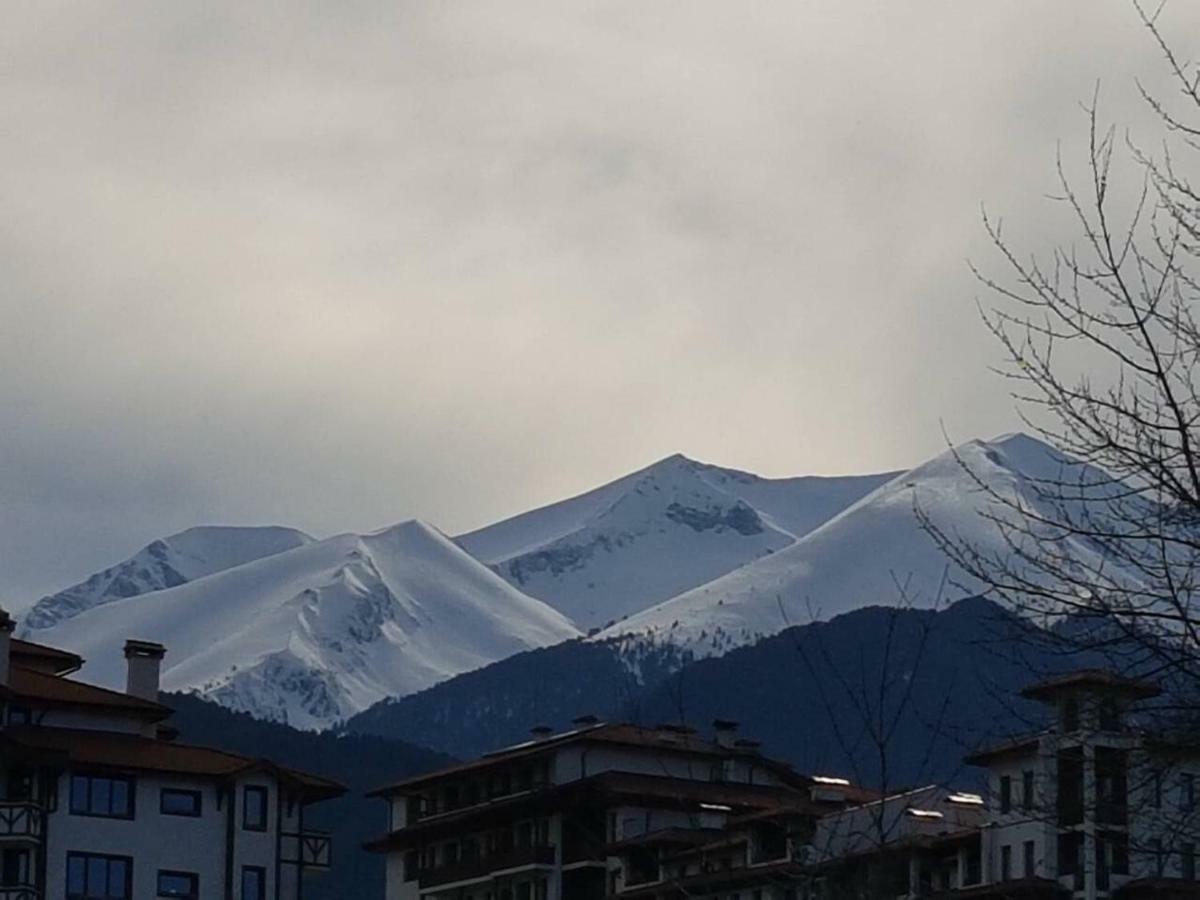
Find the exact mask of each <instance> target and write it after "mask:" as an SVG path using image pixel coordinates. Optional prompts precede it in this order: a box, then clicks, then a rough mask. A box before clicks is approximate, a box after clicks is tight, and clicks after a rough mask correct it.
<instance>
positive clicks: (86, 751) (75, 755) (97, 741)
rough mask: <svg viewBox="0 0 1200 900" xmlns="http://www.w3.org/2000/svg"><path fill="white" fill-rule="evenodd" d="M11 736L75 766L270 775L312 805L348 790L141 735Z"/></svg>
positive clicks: (35, 731)
mask: <svg viewBox="0 0 1200 900" xmlns="http://www.w3.org/2000/svg"><path fill="white" fill-rule="evenodd" d="M6 733H7V734H8V735H9V736H10V737H11V738H12V740H13V741H14V743H16V744H18V745H21V746H24V747H28V748H32V749H37V750H42V751H50V752H54V753H64V754H66V756H67V758H68V759H69V760H70V762H71V763H72V764H79V765H84V766H94V767H97V768H105V769H119V770H124V771H130V770H132V771H150V772H170V773H174V774H178V775H197V776H206V777H213V778H228V777H231V776H235V775H239V774H241V773H244V772H253V771H264V772H269V773H271V774H274V775H277V776H278V777H280V778H282V779H283V780H285V781H290V782H292V783H293V784H294V785H296V786H297V787H298V788H299V789H300V790H301V791H302V792H303V793H304V794H305V795H306V797H308V799H310V800H322V799H327V798H330V797H337V796H339V795H341V794H344V793H345V791H346V789H345V788H344V787H343V786H342V785H340V784H338V783H337V782H335V781H331V780H329V779H327V778H322V777H320V776H318V775H310V774H308V773H307V772H301V771H298V770H296V769H288V768H285V767H283V766H279V765H276V764H275V763H272V762H270V761H269V760H265V759H255V758H252V757H248V756H241V755H239V754H236V753H228V752H226V751H224V750H214V749H212V748H211V747H199V746H195V745H192V744H176V743H174V742H172V741H162V740H157V739H155V738H148V737H142V736H141V735H136V734H121V733H118V732H112V731H94V730H90V729H82V728H42V727H38V726H32V725H19V726H14V727H12V728H9V729H8V730H7V732H6Z"/></svg>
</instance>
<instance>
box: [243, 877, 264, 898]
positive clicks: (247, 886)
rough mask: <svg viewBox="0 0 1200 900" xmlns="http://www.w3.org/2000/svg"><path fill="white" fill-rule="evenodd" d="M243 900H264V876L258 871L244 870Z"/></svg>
mask: <svg viewBox="0 0 1200 900" xmlns="http://www.w3.org/2000/svg"><path fill="white" fill-rule="evenodd" d="M242 900H263V874H262V872H261V871H259V870H258V869H243V870H242Z"/></svg>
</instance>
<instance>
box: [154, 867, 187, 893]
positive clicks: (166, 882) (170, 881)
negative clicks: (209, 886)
mask: <svg viewBox="0 0 1200 900" xmlns="http://www.w3.org/2000/svg"><path fill="white" fill-rule="evenodd" d="M195 884H196V876H195V875H190V874H186V873H183V872H160V873H159V875H158V895H159V896H160V897H191V896H192V895H194V894H195V893H196V890H195Z"/></svg>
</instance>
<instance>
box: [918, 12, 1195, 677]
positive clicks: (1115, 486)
mask: <svg viewBox="0 0 1200 900" xmlns="http://www.w3.org/2000/svg"><path fill="white" fill-rule="evenodd" d="M1133 6H1134V9H1135V10H1136V13H1137V14H1138V15H1139V16H1140V18H1141V21H1142V23H1143V24H1144V25H1145V27H1146V29H1147V31H1148V33H1149V35H1150V37H1151V39H1152V40H1153V41H1154V42H1155V44H1156V46H1157V47H1158V49H1159V50H1160V51H1161V55H1162V57H1163V59H1164V60H1165V64H1166V66H1167V68H1168V71H1169V73H1170V75H1171V78H1172V83H1173V84H1174V86H1175V87H1176V88H1177V90H1176V91H1175V92H1174V96H1171V97H1168V98H1161V97H1156V96H1154V95H1153V94H1151V93H1150V92H1149V91H1148V90H1146V89H1145V88H1144V87H1142V86H1141V85H1140V84H1139V89H1140V90H1141V94H1142V97H1143V98H1144V100H1145V102H1146V103H1147V104H1148V105H1149V108H1150V109H1151V110H1152V111H1153V113H1154V114H1155V116H1156V121H1157V123H1158V124H1159V125H1160V127H1161V132H1162V133H1161V141H1160V143H1159V145H1158V146H1157V147H1156V149H1155V150H1153V151H1149V150H1146V149H1143V147H1141V146H1140V145H1138V144H1136V143H1134V142H1133V141H1132V140H1131V139H1129V138H1125V139H1124V140H1118V136H1117V132H1116V130H1115V129H1114V128H1112V127H1105V126H1103V125H1102V124H1101V122H1100V119H1099V113H1098V103H1097V101H1098V97H1099V92H1098V91H1097V94H1096V95H1095V96H1093V98H1092V100H1091V101H1090V102H1089V103H1087V104H1086V105H1085V106H1084V112H1085V115H1086V121H1087V127H1088V132H1087V133H1088V137H1089V141H1088V151H1087V159H1086V162H1087V166H1086V173H1087V174H1086V176H1084V177H1083V178H1082V179H1074V178H1072V177H1070V176H1069V175H1068V166H1066V165H1065V164H1064V161H1063V159H1062V156H1061V152H1060V157H1059V160H1058V167H1057V168H1058V181H1059V185H1060V189H1061V190H1060V194H1059V196H1057V197H1056V198H1055V199H1056V200H1058V201H1059V202H1060V203H1061V204H1062V205H1063V206H1064V207H1065V208H1066V210H1067V211H1068V212H1069V214H1070V218H1071V220H1072V221H1073V223H1074V225H1075V230H1076V232H1077V234H1076V235H1075V240H1074V242H1072V243H1064V244H1061V245H1059V246H1055V247H1053V248H1051V249H1050V250H1048V251H1045V252H1042V253H1033V254H1030V255H1025V254H1024V253H1022V252H1020V251H1018V250H1017V249H1016V247H1015V245H1014V244H1013V243H1012V242H1011V241H1010V240H1009V238H1008V237H1007V236H1006V235H1005V234H1004V233H1003V230H1002V227H1001V223H1000V222H999V221H998V220H996V219H994V218H992V217H991V216H990V215H988V214H987V213H986V212H985V214H984V225H985V228H986V230H987V233H988V235H989V237H990V238H991V241H992V243H993V245H994V246H995V248H996V249H997V251H998V252H999V255H1000V258H1001V259H1002V261H1003V263H1004V268H1005V269H1006V270H1007V275H1006V276H1003V277H996V276H993V275H990V274H986V273H985V272H983V271H981V270H979V269H976V270H975V274H976V276H977V277H978V278H979V279H980V281H981V282H982V283H983V285H984V286H985V287H986V288H987V289H988V292H989V293H990V294H991V296H992V298H993V300H994V302H993V304H992V305H991V306H981V315H982V318H983V320H984V322H985V324H986V326H987V328H988V329H989V331H990V332H991V334H992V335H993V336H994V337H995V338H996V340H997V341H998V342H999V344H1000V346H1001V347H1002V348H1003V350H1004V352H1005V356H1006V363H1005V364H1004V366H1003V367H1002V368H1001V370H1000V371H1001V373H1002V375H1003V376H1004V377H1005V378H1006V379H1008V380H1009V381H1010V382H1011V384H1012V386H1013V390H1012V393H1013V396H1014V398H1015V399H1016V400H1017V402H1018V408H1019V410H1020V412H1021V415H1022V416H1023V418H1024V421H1025V423H1026V425H1027V427H1028V428H1029V429H1030V430H1031V431H1032V432H1034V433H1036V434H1038V435H1040V436H1041V437H1042V438H1044V439H1045V440H1046V441H1047V442H1048V443H1050V444H1052V445H1054V446H1055V447H1057V448H1059V449H1060V450H1061V451H1062V453H1063V456H1062V459H1061V464H1060V465H1059V467H1058V469H1057V470H1056V471H1054V472H1051V473H1040V474H1038V475H1035V476H1033V477H1032V478H1031V487H1032V494H1033V496H1035V497H1036V498H1037V502H1036V503H1035V504H1030V503H1027V502H1024V501H1022V500H1021V499H1019V497H1015V496H1011V495H1008V494H1005V493H1004V492H1002V491H1000V490H998V489H997V488H996V487H995V486H994V485H990V484H988V483H986V482H985V481H984V480H983V479H982V478H980V477H978V476H977V475H976V474H975V473H973V472H972V471H971V468H970V466H969V465H968V464H967V463H965V462H963V465H964V468H965V469H966V470H967V471H968V473H970V474H971V475H972V477H973V478H974V479H975V482H976V484H977V485H978V487H979V490H980V491H981V492H983V493H984V494H985V495H986V497H987V500H988V501H989V502H988V503H987V504H986V506H987V511H986V512H985V513H984V515H985V516H986V517H987V518H988V519H990V520H991V522H992V523H993V525H994V526H995V528H996V530H997V531H998V533H999V534H1000V535H1001V536H1002V538H1003V540H1002V541H1001V546H1002V550H1001V551H1000V552H995V551H988V550H985V549H983V548H981V547H979V546H976V545H974V544H973V543H971V542H970V541H967V540H965V539H963V538H961V537H960V536H959V535H957V534H955V533H953V532H951V531H950V530H948V529H946V528H943V527H941V526H940V525H939V524H938V523H937V522H934V521H932V520H931V519H930V518H929V517H928V516H924V515H922V513H921V511H920V510H919V509H918V515H919V516H921V518H922V521H923V524H924V526H925V528H926V530H927V531H928V532H929V533H930V534H931V535H932V536H933V537H934V539H935V540H936V541H937V542H938V544H939V545H940V546H941V547H942V549H943V550H944V551H945V552H946V553H947V555H948V556H949V557H950V559H951V560H952V561H953V562H954V563H955V564H956V565H957V566H958V568H959V569H961V570H962V572H964V573H966V575H967V576H969V578H967V579H964V582H966V581H972V580H973V581H974V582H976V583H979V584H982V585H984V586H985V589H986V593H987V595H989V596H991V597H992V598H994V599H998V600H1000V601H1002V602H1004V603H1005V604H1007V605H1008V606H1010V607H1011V608H1013V609H1016V610H1018V611H1020V612H1021V613H1022V614H1024V615H1025V616H1026V619H1027V620H1028V621H1031V622H1034V623H1036V624H1037V625H1039V626H1041V625H1045V624H1047V622H1053V621H1054V620H1055V619H1057V618H1059V617H1061V616H1062V615H1063V614H1064V613H1074V614H1077V615H1075V616H1073V617H1072V620H1073V625H1072V626H1071V627H1060V628H1057V629H1052V630H1050V631H1042V630H1041V629H1039V632H1040V633H1041V634H1052V635H1055V636H1056V638H1057V639H1059V640H1061V641H1062V643H1063V645H1064V647H1065V648H1066V649H1068V650H1069V651H1071V652H1074V651H1078V650H1080V649H1086V650H1089V651H1095V652H1099V653H1103V654H1105V655H1106V656H1108V657H1109V658H1110V659H1111V660H1112V661H1113V663H1114V664H1116V665H1118V666H1119V667H1121V668H1123V669H1126V670H1131V671H1137V672H1138V673H1139V674H1142V675H1151V676H1160V677H1168V676H1169V677H1170V678H1172V679H1174V680H1176V682H1177V683H1184V684H1188V685H1189V686H1190V687H1191V688H1192V689H1193V690H1192V693H1193V694H1200V594H1198V591H1200V392H1198V388H1197V366H1198V365H1200V329H1198V327H1197V321H1196V317H1195V304H1196V302H1197V299H1200V282H1198V279H1200V269H1198V266H1197V262H1198V254H1200V187H1197V186H1194V185H1193V183H1192V181H1191V179H1190V177H1189V169H1188V164H1189V163H1190V162H1192V161H1193V160H1194V157H1193V156H1192V154H1194V153H1196V152H1197V151H1200V68H1197V67H1196V66H1195V65H1194V64H1192V63H1188V62H1185V61H1184V60H1182V59H1181V58H1180V57H1179V56H1178V55H1177V54H1176V53H1175V51H1174V50H1173V49H1172V47H1171V45H1170V44H1169V43H1168V41H1167V40H1166V38H1165V36H1164V34H1163V31H1162V29H1161V28H1160V24H1159V18H1158V17H1159V13H1160V11H1161V7H1159V8H1158V9H1156V10H1149V9H1148V8H1147V7H1145V6H1143V5H1142V4H1141V3H1139V2H1136V0H1135V2H1134V4H1133ZM1120 163H1124V164H1125V167H1124V171H1132V172H1133V173H1134V174H1135V176H1136V177H1135V178H1133V179H1129V180H1128V181H1124V182H1120V183H1119V182H1118V178H1117V172H1118V169H1121V168H1122V166H1121V165H1119V164H1120ZM960 461H961V460H960ZM972 587H973V588H975V587H976V585H974V584H973V585H972Z"/></svg>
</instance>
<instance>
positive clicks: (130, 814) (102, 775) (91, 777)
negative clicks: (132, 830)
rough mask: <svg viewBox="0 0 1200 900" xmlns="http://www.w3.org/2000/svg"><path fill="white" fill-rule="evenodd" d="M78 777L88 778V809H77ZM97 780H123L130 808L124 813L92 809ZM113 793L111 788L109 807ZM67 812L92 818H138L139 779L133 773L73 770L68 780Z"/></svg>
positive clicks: (128, 819)
mask: <svg viewBox="0 0 1200 900" xmlns="http://www.w3.org/2000/svg"><path fill="white" fill-rule="evenodd" d="M76 779H86V780H87V783H88V786H87V807H88V808H87V809H77V808H76V806H75V781H76ZM97 781H108V782H121V783H123V784H124V785H125V792H126V797H127V798H128V801H129V802H128V808H127V810H126V812H124V813H112V812H93V811H92V786H93V784H94V783H95V782H97ZM111 801H112V794H111V788H110V794H109V807H110V808H111V806H112V802H111ZM67 812H68V813H69V814H70V815H72V816H84V817H86V818H92V819H123V820H125V821H131V820H133V819H136V818H137V779H136V778H135V777H133V776H132V775H112V774H109V773H106V772H71V773H70V776H69V778H68V780H67Z"/></svg>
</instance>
